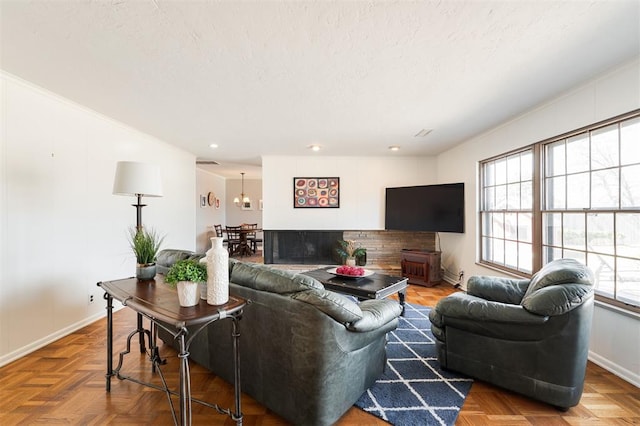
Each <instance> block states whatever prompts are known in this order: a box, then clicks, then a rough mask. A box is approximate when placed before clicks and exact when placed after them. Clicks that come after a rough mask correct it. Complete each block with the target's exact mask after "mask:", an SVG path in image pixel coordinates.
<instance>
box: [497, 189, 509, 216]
mask: <svg viewBox="0 0 640 426" xmlns="http://www.w3.org/2000/svg"><path fill="white" fill-rule="evenodd" d="M495 195H496V198H495V209H496V210H503V209H506V208H507V186H506V185H500V186H496V194H495Z"/></svg>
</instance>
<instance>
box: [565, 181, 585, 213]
mask: <svg viewBox="0 0 640 426" xmlns="http://www.w3.org/2000/svg"><path fill="white" fill-rule="evenodd" d="M567 188H568V189H569V190H568V191H567V208H568V209H586V208H589V173H580V174H577V175H569V176H567Z"/></svg>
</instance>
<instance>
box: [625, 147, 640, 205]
mask: <svg viewBox="0 0 640 426" xmlns="http://www.w3.org/2000/svg"><path fill="white" fill-rule="evenodd" d="M638 145H639V146H638V151H640V141H638ZM620 174H621V176H620V178H621V185H622V187H621V188H620V189H621V192H622V194H621V196H622V199H621V200H620V204H621V207H622V208H631V207H635V208H640V165H637V166H628V167H622V168H621V169H620Z"/></svg>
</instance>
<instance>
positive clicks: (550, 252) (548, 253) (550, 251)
mask: <svg viewBox="0 0 640 426" xmlns="http://www.w3.org/2000/svg"><path fill="white" fill-rule="evenodd" d="M542 257H543V259H542V263H549V262H551V261H552V260H556V259H562V249H559V248H554V247H547V246H545V247H544V250H543V254H542Z"/></svg>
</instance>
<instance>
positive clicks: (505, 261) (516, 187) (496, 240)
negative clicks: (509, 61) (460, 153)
mask: <svg viewBox="0 0 640 426" xmlns="http://www.w3.org/2000/svg"><path fill="white" fill-rule="evenodd" d="M482 182H483V185H482V187H483V198H482V209H481V218H480V220H481V223H482V238H481V246H482V248H481V250H480V251H481V253H482V260H483V261H486V262H489V263H493V264H497V265H500V266H502V267H504V268H506V269H509V270H514V271H519V272H524V273H526V274H530V273H531V272H532V267H533V264H532V242H533V241H532V235H533V150H532V149H527V150H525V151H522V152H517V153H514V154H510V155H505V156H502V157H498V158H495V159H493V160H491V161H487V162H485V163H484V164H483V167H482Z"/></svg>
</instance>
